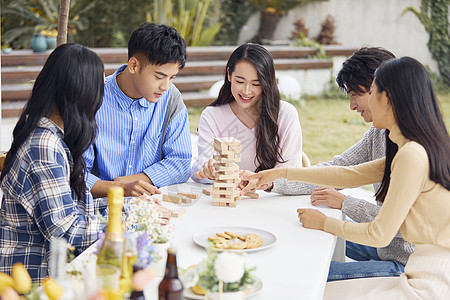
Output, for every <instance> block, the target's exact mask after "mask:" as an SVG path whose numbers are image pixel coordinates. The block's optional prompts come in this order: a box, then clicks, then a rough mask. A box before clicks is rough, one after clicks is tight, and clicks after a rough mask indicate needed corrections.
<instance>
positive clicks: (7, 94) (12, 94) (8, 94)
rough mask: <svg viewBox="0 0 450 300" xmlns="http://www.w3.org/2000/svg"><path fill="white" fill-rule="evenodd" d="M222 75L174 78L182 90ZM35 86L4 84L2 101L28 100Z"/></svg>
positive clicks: (207, 84) (196, 88)
mask: <svg viewBox="0 0 450 300" xmlns="http://www.w3.org/2000/svg"><path fill="white" fill-rule="evenodd" d="M223 78H224V76H221V75H208V76H180V77H176V78H175V79H174V84H175V85H176V86H177V88H178V89H179V90H180V91H181V92H195V91H202V90H208V89H209V88H210V87H211V86H212V85H213V84H214V83H215V82H217V81H219V80H221V79H223ZM32 88H33V82H30V81H26V82H24V83H12V84H3V85H2V101H26V100H27V99H28V98H29V97H30V95H31V90H32Z"/></svg>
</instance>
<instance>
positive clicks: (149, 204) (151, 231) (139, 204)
mask: <svg viewBox="0 0 450 300" xmlns="http://www.w3.org/2000/svg"><path fill="white" fill-rule="evenodd" d="M122 224H123V226H124V229H125V231H126V232H134V231H137V232H146V233H147V235H148V237H149V238H150V239H151V240H152V241H153V242H154V243H157V244H163V243H167V242H168V241H169V240H170V238H171V237H172V233H173V230H174V226H173V224H168V225H163V224H162V223H161V213H160V210H159V206H158V205H157V204H156V203H155V202H153V200H152V198H151V197H149V196H141V197H129V198H126V200H125V204H124V213H123V214H122Z"/></svg>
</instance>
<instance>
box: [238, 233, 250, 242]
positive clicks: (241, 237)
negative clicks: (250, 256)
mask: <svg viewBox="0 0 450 300" xmlns="http://www.w3.org/2000/svg"><path fill="white" fill-rule="evenodd" d="M247 235H248V234H244V235H241V236H239V237H238V239H240V240H241V241H243V242H245V239H246V238H247Z"/></svg>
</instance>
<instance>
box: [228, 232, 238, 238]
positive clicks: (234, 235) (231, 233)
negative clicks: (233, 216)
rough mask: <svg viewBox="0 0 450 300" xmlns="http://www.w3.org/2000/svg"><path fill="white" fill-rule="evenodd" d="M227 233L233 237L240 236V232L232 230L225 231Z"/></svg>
mask: <svg viewBox="0 0 450 300" xmlns="http://www.w3.org/2000/svg"><path fill="white" fill-rule="evenodd" d="M225 234H228V235H229V236H231V237H232V238H239V234H237V233H234V232H231V231H225Z"/></svg>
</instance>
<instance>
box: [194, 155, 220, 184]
mask: <svg viewBox="0 0 450 300" xmlns="http://www.w3.org/2000/svg"><path fill="white" fill-rule="evenodd" d="M214 163H215V160H214V159H210V160H208V161H207V162H205V163H204V164H203V167H202V168H201V169H200V171H198V172H197V173H195V177H197V178H199V179H204V178H207V179H210V180H214V179H216V176H214V171H215V170H216V168H214Z"/></svg>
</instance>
